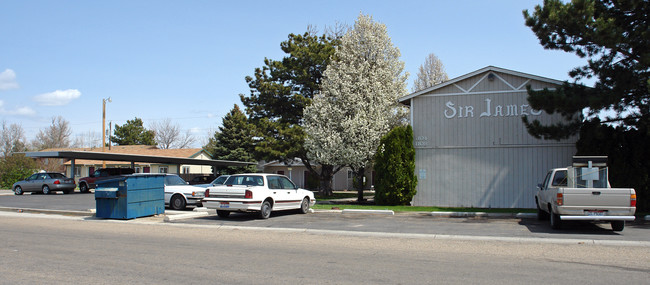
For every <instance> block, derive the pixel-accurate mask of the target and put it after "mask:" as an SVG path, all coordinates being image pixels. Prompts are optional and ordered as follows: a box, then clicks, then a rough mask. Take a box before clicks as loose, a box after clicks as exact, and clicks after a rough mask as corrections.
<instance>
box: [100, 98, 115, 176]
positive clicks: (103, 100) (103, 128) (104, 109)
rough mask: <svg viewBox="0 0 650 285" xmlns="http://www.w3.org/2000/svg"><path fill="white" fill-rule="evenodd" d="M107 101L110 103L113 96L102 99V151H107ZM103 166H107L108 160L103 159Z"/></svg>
mask: <svg viewBox="0 0 650 285" xmlns="http://www.w3.org/2000/svg"><path fill="white" fill-rule="evenodd" d="M106 101H108V103H111V102H113V100H111V97H108V98H107V99H102V152H105V151H106ZM102 168H106V161H105V160H103V161H102Z"/></svg>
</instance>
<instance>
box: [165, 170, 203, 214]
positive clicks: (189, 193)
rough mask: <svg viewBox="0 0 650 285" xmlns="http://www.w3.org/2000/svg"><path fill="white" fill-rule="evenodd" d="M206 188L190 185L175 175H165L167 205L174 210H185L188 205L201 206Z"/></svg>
mask: <svg viewBox="0 0 650 285" xmlns="http://www.w3.org/2000/svg"><path fill="white" fill-rule="evenodd" d="M203 193H205V187H197V186H194V185H188V184H187V182H185V180H183V178H180V177H179V176H178V175H175V174H167V175H165V205H169V207H170V208H172V209H174V210H184V209H185V208H186V206H187V205H195V206H199V207H200V206H201V199H202V198H203Z"/></svg>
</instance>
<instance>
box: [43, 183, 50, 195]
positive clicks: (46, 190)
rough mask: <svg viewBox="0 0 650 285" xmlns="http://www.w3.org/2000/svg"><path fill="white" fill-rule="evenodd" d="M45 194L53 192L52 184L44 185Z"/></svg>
mask: <svg viewBox="0 0 650 285" xmlns="http://www.w3.org/2000/svg"><path fill="white" fill-rule="evenodd" d="M43 194H45V195H48V194H52V191H50V186H47V185H43Z"/></svg>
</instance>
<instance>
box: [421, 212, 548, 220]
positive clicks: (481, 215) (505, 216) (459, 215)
mask: <svg viewBox="0 0 650 285" xmlns="http://www.w3.org/2000/svg"><path fill="white" fill-rule="evenodd" d="M430 215H431V216H433V217H437V218H500V219H508V218H519V219H534V218H537V214H534V213H487V212H431V213H430Z"/></svg>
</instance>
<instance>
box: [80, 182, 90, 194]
mask: <svg viewBox="0 0 650 285" xmlns="http://www.w3.org/2000/svg"><path fill="white" fill-rule="evenodd" d="M79 191H80V192H81V193H88V191H90V190H89V189H88V185H86V183H82V184H79Z"/></svg>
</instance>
